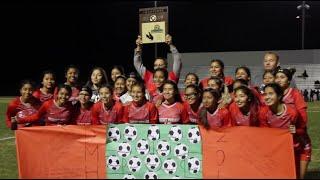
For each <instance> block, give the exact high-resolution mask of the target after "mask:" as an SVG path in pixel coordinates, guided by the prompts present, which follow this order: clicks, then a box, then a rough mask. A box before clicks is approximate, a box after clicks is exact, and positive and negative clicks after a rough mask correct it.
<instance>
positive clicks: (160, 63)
mask: <svg viewBox="0 0 320 180" xmlns="http://www.w3.org/2000/svg"><path fill="white" fill-rule="evenodd" d="M166 43H167V44H168V45H169V47H170V51H171V53H172V56H173V68H172V71H171V72H169V77H168V78H169V80H172V81H174V82H175V83H178V82H179V77H180V72H181V68H182V62H181V55H180V53H179V52H178V50H177V48H176V47H175V46H174V45H173V44H172V37H171V36H170V35H169V34H167V35H166ZM136 44H137V48H136V49H135V50H134V58H133V64H134V67H135V69H136V70H137V72H138V73H139V75H140V76H141V77H142V79H143V80H144V83H145V85H146V88H147V89H148V90H149V91H150V90H152V89H155V87H154V86H155V84H154V83H153V72H151V71H149V70H147V69H146V67H145V66H144V65H143V64H142V58H141V55H142V38H141V36H138V38H137V40H136ZM159 68H165V69H167V68H168V61H167V59H165V58H163V57H157V58H156V59H155V60H154V67H153V70H156V69H159Z"/></svg>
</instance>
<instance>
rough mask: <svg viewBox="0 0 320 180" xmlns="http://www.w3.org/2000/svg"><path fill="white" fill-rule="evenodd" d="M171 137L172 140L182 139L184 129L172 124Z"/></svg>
mask: <svg viewBox="0 0 320 180" xmlns="http://www.w3.org/2000/svg"><path fill="white" fill-rule="evenodd" d="M169 137H170V139H171V140H172V141H180V140H181V138H182V131H181V128H180V127H179V126H172V127H171V129H170V131H169Z"/></svg>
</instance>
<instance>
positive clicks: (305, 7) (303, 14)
mask: <svg viewBox="0 0 320 180" xmlns="http://www.w3.org/2000/svg"><path fill="white" fill-rule="evenodd" d="M309 9H310V6H309V5H308V4H306V1H302V4H300V5H298V6H297V10H298V11H300V10H301V16H296V18H297V19H301V49H304V32H305V19H306V10H309Z"/></svg>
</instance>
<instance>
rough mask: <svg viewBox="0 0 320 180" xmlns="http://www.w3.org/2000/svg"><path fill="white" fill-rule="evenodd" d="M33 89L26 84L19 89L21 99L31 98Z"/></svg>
mask: <svg viewBox="0 0 320 180" xmlns="http://www.w3.org/2000/svg"><path fill="white" fill-rule="evenodd" d="M32 93H33V87H32V85H31V84H29V83H26V84H24V85H23V86H22V87H21V89H20V94H21V97H22V98H23V99H29V98H31V97H32Z"/></svg>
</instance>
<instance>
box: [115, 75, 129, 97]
mask: <svg viewBox="0 0 320 180" xmlns="http://www.w3.org/2000/svg"><path fill="white" fill-rule="evenodd" d="M114 91H115V93H116V94H120V95H121V94H124V93H125V92H126V80H125V79H123V78H118V79H117V80H116V82H115V83H114Z"/></svg>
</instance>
